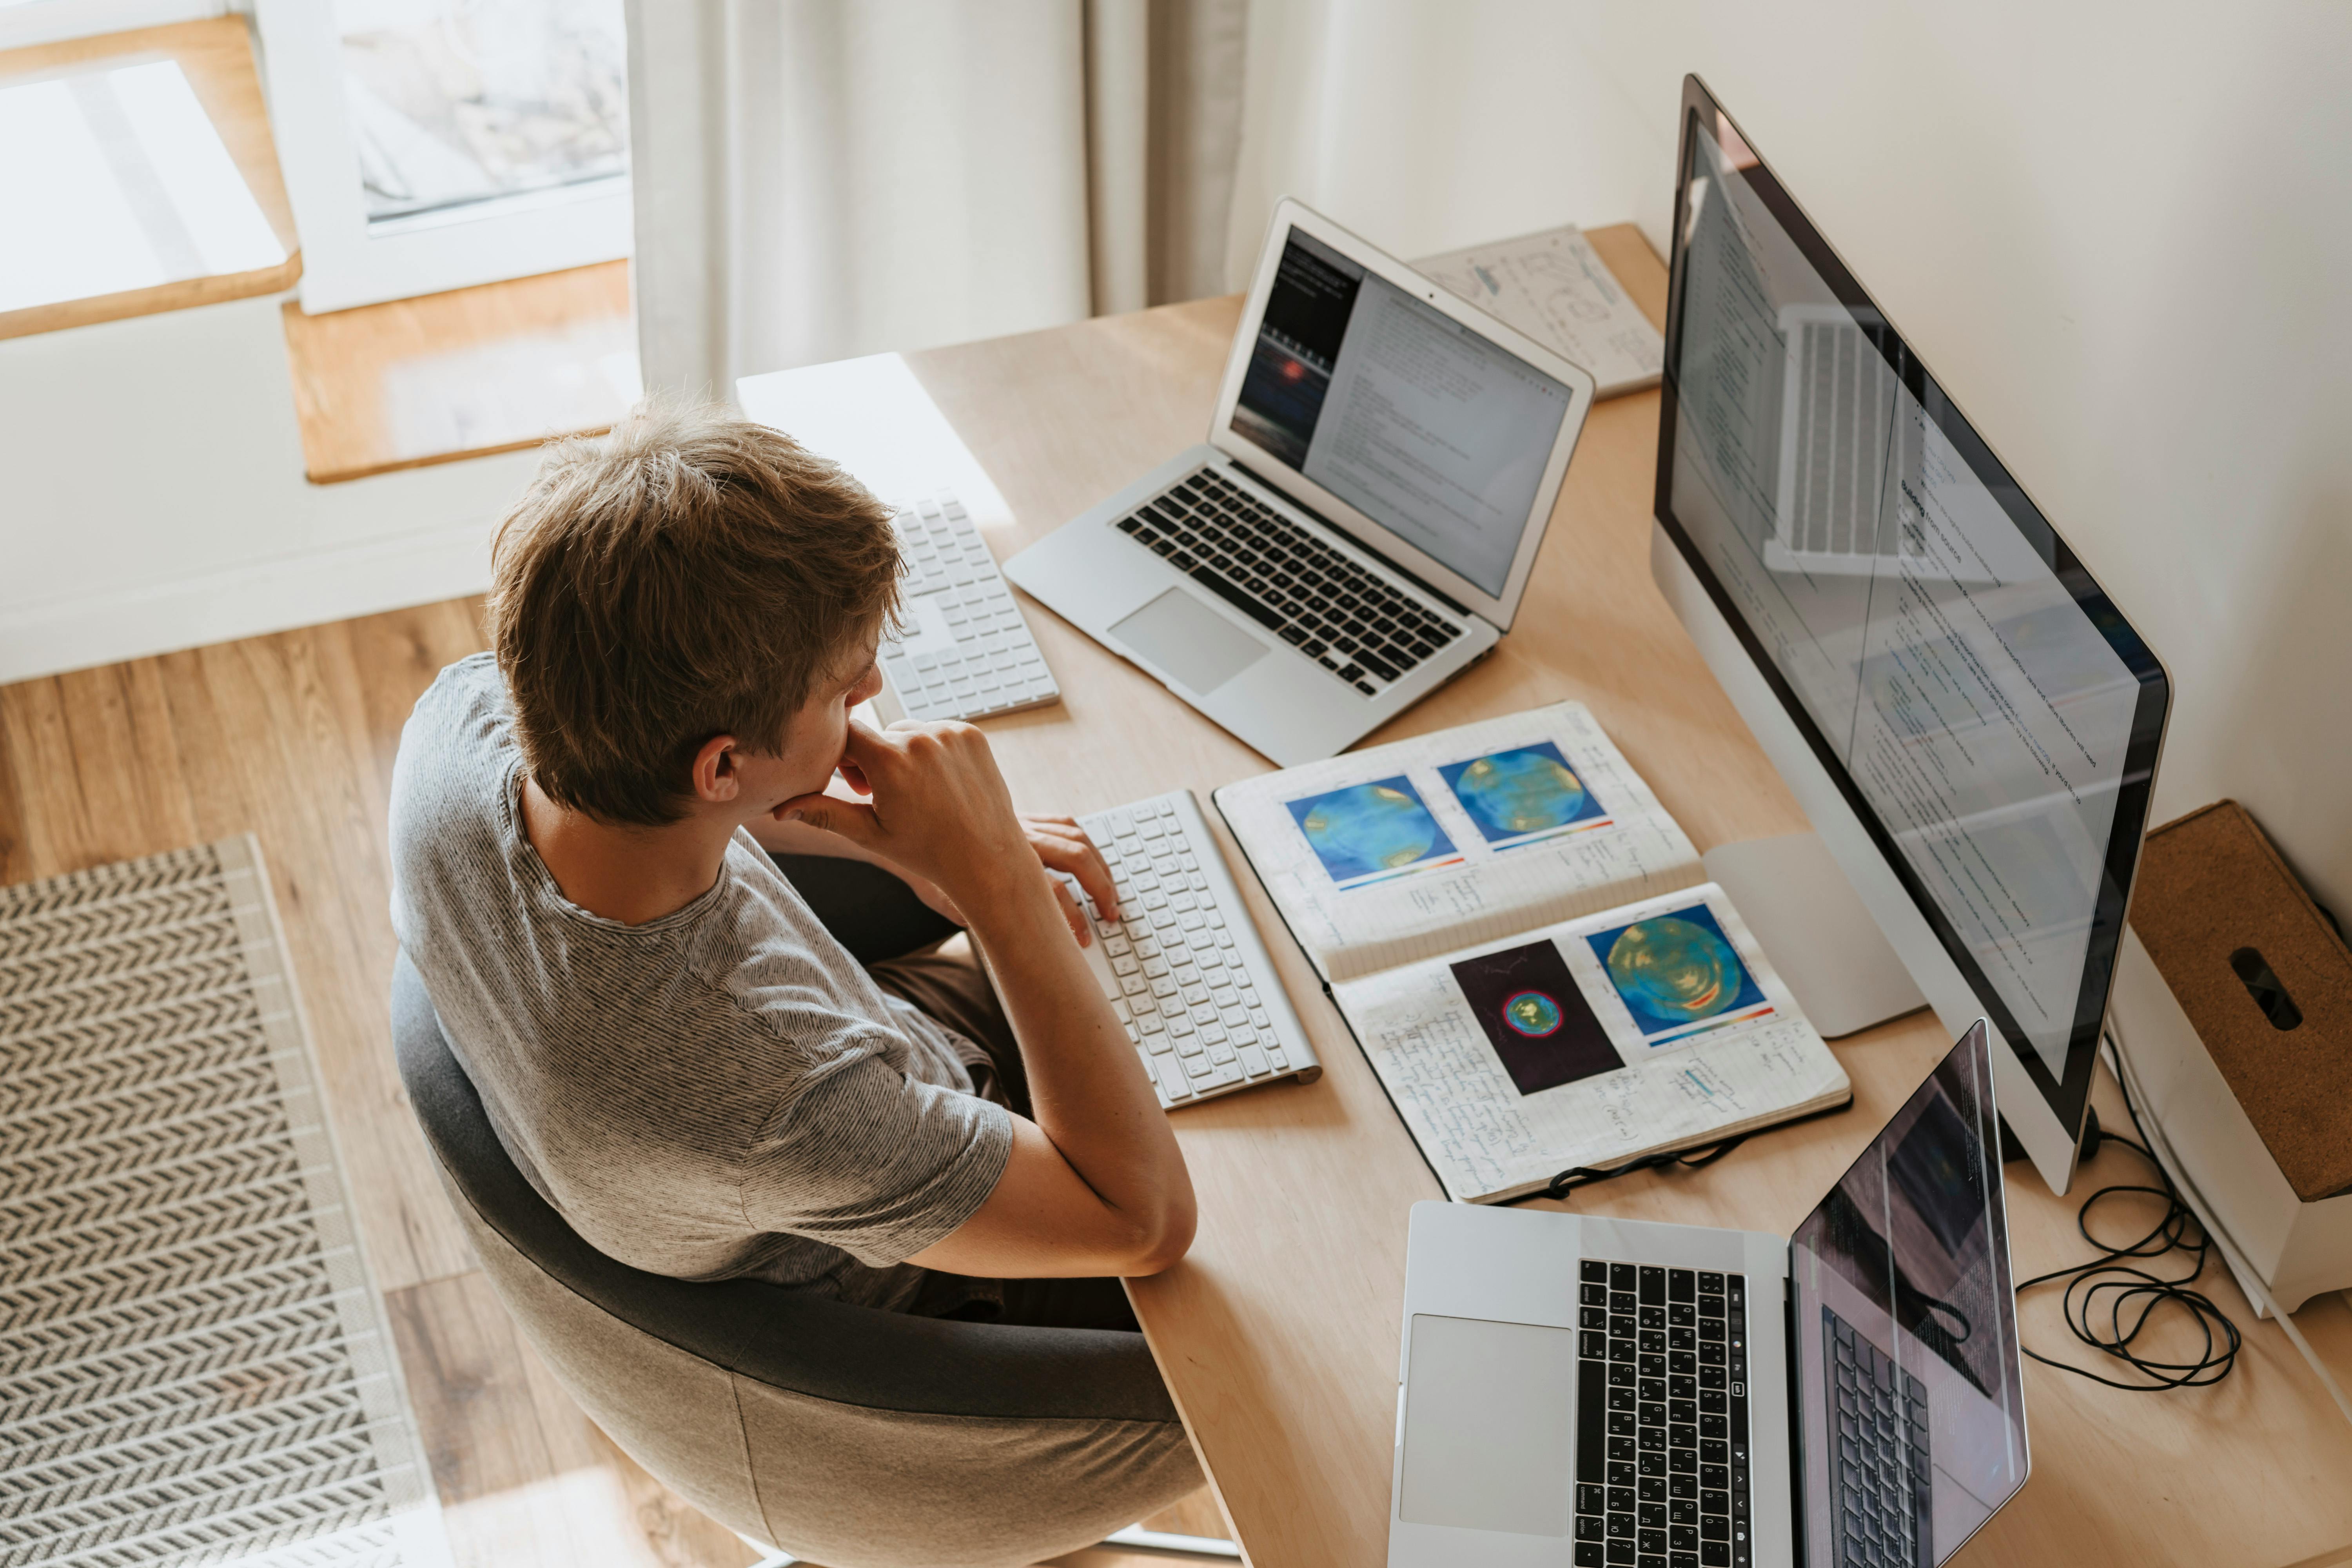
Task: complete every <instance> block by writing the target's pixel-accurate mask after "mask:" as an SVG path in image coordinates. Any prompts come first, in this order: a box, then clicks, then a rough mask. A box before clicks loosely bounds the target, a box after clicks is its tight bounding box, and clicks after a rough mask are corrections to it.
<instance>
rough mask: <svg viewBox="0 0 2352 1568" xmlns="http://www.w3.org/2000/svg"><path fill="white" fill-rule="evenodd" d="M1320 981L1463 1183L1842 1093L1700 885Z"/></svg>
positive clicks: (1769, 974) (1814, 1042) (1520, 1181)
mask: <svg viewBox="0 0 2352 1568" xmlns="http://www.w3.org/2000/svg"><path fill="white" fill-rule="evenodd" d="M1331 994H1332V996H1333V998H1334V999H1335V1000H1336V1001H1337V1002H1338V1003H1339V1010H1340V1011H1341V1012H1342V1013H1343V1014H1345V1015H1346V1016H1347V1019H1348V1022H1349V1026H1350V1027H1352V1028H1353V1029H1354V1030H1355V1032H1356V1037H1357V1039H1358V1040H1359V1041H1360V1042H1361V1043H1362V1045H1363V1047H1364V1053H1365V1055H1366V1056H1367V1057H1369V1058H1370V1060H1371V1063H1372V1066H1373V1068H1374V1069H1375V1070H1376V1071H1378V1072H1379V1074H1380V1075H1381V1082H1382V1084H1384V1085H1385V1086H1386V1087H1387V1089H1388V1092H1389V1097H1390V1099H1391V1100H1393V1101H1395V1103H1396V1108H1397V1110H1398V1111H1399V1112H1400V1113H1401V1114H1402V1116H1403V1118H1404V1121H1405V1125H1406V1126H1407V1127H1408V1128H1409V1129H1411V1131H1412V1135H1413V1138H1414V1140H1415V1141H1416V1142H1419V1143H1420V1145H1421V1148H1422V1152H1423V1153H1424V1154H1426V1155H1427V1156H1428V1158H1429V1162H1430V1163H1431V1164H1432V1165H1433V1166H1435V1167H1436V1169H1437V1172H1438V1174H1439V1177H1440V1178H1441V1179H1442V1180H1443V1181H1444V1184H1445V1188H1446V1191H1447V1192H1448V1193H1449V1194H1452V1195H1453V1196H1454V1197H1455V1198H1457V1199H1465V1200H1469V1201H1473V1202H1475V1201H1479V1200H1482V1199H1488V1198H1496V1197H1510V1196H1516V1195H1517V1194H1521V1193H1526V1192H1530V1191H1533V1190H1535V1189H1537V1188H1538V1187H1540V1186H1542V1185H1543V1184H1545V1183H1546V1182H1548V1181H1549V1180H1550V1179H1551V1177H1552V1176H1553V1175H1555V1174H1556V1173H1559V1172H1560V1171H1563V1170H1567V1169H1570V1168H1571V1167H1574V1166H1579V1165H1599V1166H1607V1165H1613V1164H1617V1163H1622V1162H1623V1161H1625V1160H1629V1159H1633V1158H1634V1157H1635V1156H1637V1155H1641V1154H1646V1153H1651V1152H1657V1151H1660V1150H1664V1149H1672V1148H1676V1147H1689V1146H1696V1145H1698V1144H1702V1143H1707V1142H1714V1141H1716V1140H1717V1139H1721V1138H1726V1137H1729V1136H1731V1135H1733V1134H1734V1133H1737V1132H1739V1131H1745V1130H1748V1129H1752V1128H1755V1127H1759V1126H1764V1125H1769V1124H1770V1123H1771V1122H1774V1121H1782V1120H1785V1119H1787V1118H1788V1117H1790V1116H1792V1115H1798V1114H1801V1113H1803V1112H1804V1111H1806V1110H1816V1109H1821V1108H1822V1107H1825V1106H1828V1105H1833V1104H1836V1103H1838V1102H1840V1101H1842V1100H1844V1099H1845V1098H1846V1097H1847V1096H1848V1095H1849V1094H1850V1093H1851V1092H1852V1090H1851V1088H1850V1086H1849V1085H1848V1083H1847V1080H1846V1076H1845V1072H1844V1069H1843V1068H1840V1067H1839V1066H1838V1064H1837V1059H1836V1058H1834V1057H1833V1056H1832V1055H1831V1054H1830V1049H1829V1047H1827V1046H1826V1045H1824V1044H1823V1043H1822V1037H1821V1036H1820V1035H1818V1034H1816V1033H1815V1032H1814V1030H1813V1027H1812V1026H1811V1024H1810V1023H1808V1022H1806V1020H1805V1017H1804V1016H1803V1015H1802V1014H1801V1013H1800V1012H1799V1011H1798V1010H1797V1006H1796V1003H1795V1002H1794V1000H1793V999H1792V998H1791V997H1790V994H1789V992H1788V988H1787V987H1786V986H1785V985H1784V984H1782V983H1781V980H1780V976H1779V975H1778V974H1777V973H1774V972H1773V970H1772V966H1771V964H1770V963H1769V961H1767V960H1766V958H1765V956H1764V953H1763V950H1762V949H1761V948H1759V946H1758V945H1757V943H1756V941H1755V938H1754V937H1753V936H1752V935H1751V934H1750V933H1749V931H1748V928H1747V926H1746V925H1745V924H1744V923H1742V922H1741V921H1740V919H1739V915H1738V911H1737V910H1733V908H1732V907H1731V901H1730V900H1728V899H1727V898H1726V897H1725V896H1724V893H1723V889H1720V888H1718V887H1717V886H1716V885H1715V884H1714V883H1712V882H1709V883H1705V884H1702V885H1701V886H1698V887H1696V888H1687V889H1682V890H1681V891H1679V892H1675V893H1671V894H1668V895H1666V896H1664V897H1662V898H1653V899H1645V900H1642V901H1640V902H1639V903H1636V904H1633V905H1629V906H1627V907H1624V908H1621V909H1614V910H1609V911H1607V912H1606V913H1603V914H1599V915H1592V916H1588V917H1586V918H1584V919H1581V920H1577V921H1568V922H1565V923H1563V924H1560V925H1556V926H1552V927H1549V928H1548V929H1546V930H1544V931H1538V932H1533V933H1522V934H1520V935H1518V936H1516V937H1512V938H1509V939H1507V940H1505V941H1502V942H1486V943H1482V944H1479V945H1477V946H1475V947H1472V948H1469V949H1466V950H1464V951H1462V952H1453V953H1448V954H1445V955H1444V956H1443V957H1440V958H1437V959H1433V960H1431V961H1428V962H1425V963H1414V964H1410V965H1407V966H1405V967H1403V968H1401V969H1392V970H1389V971H1387V972H1385V973H1379V974H1372V975H1367V976H1365V977H1363V978H1361V979H1359V980H1354V981H1350V982H1348V983H1346V984H1340V985H1336V986H1334V987H1333V988H1332V993H1331Z"/></svg>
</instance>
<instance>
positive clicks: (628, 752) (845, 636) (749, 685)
mask: <svg viewBox="0 0 2352 1568" xmlns="http://www.w3.org/2000/svg"><path fill="white" fill-rule="evenodd" d="M491 561H492V584H491V589H490V627H491V640H492V642H493V644H494V646H495V647H497V649H498V659H499V670H500V672H501V673H503V674H504V675H505V677H506V682H507V689H508V691H509V694H510V695H511V697H512V700H513V703H514V714H515V725H516V730H517V731H518V734H519V737H520V742H521V745H522V751H523V756H524V759H525V761H526V762H527V763H528V764H529V765H530V772H531V776H532V777H533V778H534V779H536V780H537V781H538V783H539V787H540V788H541V789H542V790H544V791H545V792H546V793H547V795H548V796H549V797H550V798H551V799H552V800H554V801H556V802H557V803H558V804H560V805H564V806H568V807H571V808H572V809H574V810H578V811H583V812H586V813H587V814H588V815H590V816H593V817H596V818H599V819H600V820H603V821H606V822H614V823H635V824H644V825H649V826H650V825H659V824H663V823H667V822H674V821H676V820H677V818H678V817H679V816H682V815H683V807H684V804H685V802H686V800H687V799H688V797H689V796H690V795H691V792H692V788H693V785H692V779H691V770H692V765H693V759H694V755H695V753H696V752H698V750H700V749H701V746H702V744H703V742H706V741H708V740H709V739H710V738H711V737H712V736H714V735H720V734H731V735H734V736H736V737H737V738H738V739H739V740H740V741H741V742H742V743H743V744H744V745H745V746H747V747H748V748H750V749H751V750H752V751H755V752H763V753H768V754H774V753H776V752H779V751H781V750H782V746H783V743H784V732H785V730H786V728H787V726H788V724H789V722H790V721H791V719H792V716H793V713H794V712H795V711H796V710H798V709H799V708H800V707H801V705H802V704H803V702H805V701H806V700H808V698H809V696H810V694H811V693H812V691H814V689H815V687H816V684H817V682H818V681H819V680H820V679H833V678H835V677H836V676H839V677H843V678H845V677H846V675H847V674H849V673H852V672H849V671H847V670H845V668H843V665H844V661H845V659H846V658H849V657H851V656H852V655H853V654H855V653H856V652H857V651H858V649H859V645H860V644H861V643H862V642H863V640H864V639H865V638H866V637H871V636H872V635H874V633H875V632H876V631H877V629H880V628H883V627H885V626H888V625H889V624H890V623H891V622H892V620H893V619H894V618H895V616H897V614H898V537H897V534H896V531H894V530H893V529H892V527H891V525H890V512H889V510H888V509H887V507H884V506H883V505H882V504H881V503H880V502H878V501H877V500H875V499H874V497H873V496H872V495H871V494H869V493H868V492H867V491H866V488H865V487H864V486H862V485H860V484H859V483H858V482H857V481H856V480H855V479H851V478H850V477H849V476H848V475H847V474H845V473H844V472H843V471H842V470H841V469H839V468H835V466H834V465H833V464H831V463H829V462H826V461H825V460H824V458H819V457H816V456H815V455H814V454H813V453H811V452H809V451H808V450H806V449H805V448H803V447H801V446H800V444H799V443H797V442H795V441H793V439H792V438H791V437H787V436H783V435H781V434H779V433H778V432H776V431H774V430H771V429H769V428H767V427H766V426H760V425H754V424H751V422H749V421H748V420H744V419H741V418H739V417H737V416H734V415H733V414H732V413H730V412H729V411H728V410H726V409H724V408H719V407H715V406H698V405H682V404H673V403H667V402H652V403H648V404H645V405H639V406H638V407H637V408H635V410H633V411H631V413H630V414H629V415H628V416H625V418H624V419H623V420H622V421H621V423H620V424H618V425H616V426H614V427H613V430H612V433H611V434H610V435H607V436H604V437H589V438H581V439H575V440H569V441H562V442H558V443H556V444H555V445H553V446H551V447H549V448H548V451H547V455H546V457H545V458H544V459H543V460H542V461H541V464H540V468H539V473H538V475H537V477H536V478H534V479H532V481H531V485H530V489H529V490H528V491H526V492H525V493H524V495H523V497H522V499H521V500H520V501H518V502H517V503H516V504H515V506H514V508H513V509H512V510H509V512H508V513H507V515H506V518H505V521H502V522H501V523H500V524H499V531H498V536H497V540H496V542H495V543H494V544H493V545H492V547H491Z"/></svg>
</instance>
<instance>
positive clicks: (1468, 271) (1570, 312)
mask: <svg viewBox="0 0 2352 1568" xmlns="http://www.w3.org/2000/svg"><path fill="white" fill-rule="evenodd" d="M1413 267H1414V268H1416V269H1417V270H1418V271H1419V272H1420V273H1421V274H1422V275H1423V277H1425V278H1428V279H1432V280H1433V281H1434V282H1437V283H1441V284H1443V285H1444V286H1445V288H1447V289H1450V290H1452V291H1453V292H1454V293H1456V294H1459V295H1460V296H1461V297H1462V298H1463V299H1465V300H1469V301H1470V302H1471V303H1472V304H1474V305H1475V306H1477V307H1478V308H1479V309H1480V310H1484V311H1486V313H1487V314H1488V315H1490V316H1492V317H1494V318H1495V319H1496V321H1501V322H1503V323H1505V324H1506V325H1507V326H1512V327H1516V328H1517V329H1518V330H1519V331H1523V332H1525V333H1527V335H1528V336H1529V337H1531V338H1533V339H1535V341H1536V342H1539V343H1541V344H1543V345H1544V346H1545V347H1547V348H1549V349H1551V350H1552V351H1554V352H1555V353H1558V354H1559V355H1560V357H1561V358H1563V359H1566V360H1568V361H1569V362H1570V363H1573V364H1578V365H1581V366H1582V367H1583V368H1584V369H1585V370H1587V371H1589V372H1591V375H1592V379H1593V380H1594V381H1595V382H1598V383H1599V387H1598V388H1597V389H1596V392H1595V394H1594V395H1596V396H1600V397H1614V396H1616V395H1618V394H1619V393H1622V392H1638V391H1640V390H1641V389H1642V388H1643V387H1645V386H1655V385H1656V384H1658V372H1659V367H1660V366H1662V365H1663V364H1664V363H1665V352H1666V345H1665V340H1664V338H1662V337H1660V336H1659V335H1658V329H1657V328H1655V327H1654V326H1652V325H1651V324H1650V318H1649V317H1647V316H1645V315H1643V313H1642V308H1641V307H1640V306H1639V305H1636V304H1635V303H1633V298H1632V297H1631V296H1630V295H1628V294H1627V293H1626V292H1625V289H1624V286H1623V285H1622V284H1621V283H1619V282H1618V281H1617V278H1616V275H1615V274H1614V273H1612V272H1611V271H1610V270H1609V267H1608V264H1607V263H1606V262H1604V261H1602V260H1601V258H1600V256H1599V254H1598V253H1597V252H1595V251H1594V250H1593V248H1592V246H1591V242H1590V241H1588V240H1587V239H1586V238H1585V237H1584V236H1583V235H1582V234H1581V233H1580V232H1579V231H1578V230H1577V229H1576V227H1575V226H1573V225H1571V226H1569V227H1566V228H1549V229H1546V230H1544V231H1543V232H1542V233H1540V234H1528V235H1521V236H1520V237H1518V238H1517V239H1500V240H1496V242H1495V243H1493V244H1492V245H1476V246H1472V247H1470V248H1469V249H1467V250H1457V251H1454V252H1452V253H1451V254H1449V255H1445V256H1433V257H1431V258H1428V259H1427V260H1425V261H1416V262H1414V263H1413Z"/></svg>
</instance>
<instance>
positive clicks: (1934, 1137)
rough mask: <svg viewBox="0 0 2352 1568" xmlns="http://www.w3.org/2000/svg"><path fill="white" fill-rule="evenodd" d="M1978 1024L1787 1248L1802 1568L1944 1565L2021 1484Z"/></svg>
mask: <svg viewBox="0 0 2352 1568" xmlns="http://www.w3.org/2000/svg"><path fill="white" fill-rule="evenodd" d="M1989 1044H1990V1042H1989V1040H1988V1039H1987V1037H1986V1036H1985V1032H1984V1028H1983V1026H1981V1025H1979V1026H1977V1027H1975V1028H1972V1029H1970V1030H1969V1032H1968V1034H1967V1035H1966V1036H1964V1037H1962V1038H1961V1040H1960V1042H1959V1044H1958V1045H1956V1046H1954V1047H1952V1049H1951V1052H1950V1054H1949V1055H1948V1056H1946V1057H1945V1058H1944V1059H1943V1062H1942V1063H1941V1064H1940V1065H1939V1066H1938V1067H1937V1068H1936V1070H1935V1071H1934V1072H1933V1073H1931V1074H1929V1075H1928V1078H1927V1082H1926V1083H1925V1084H1922V1085H1921V1086H1920V1088H1919V1090H1918V1092H1917V1093H1916V1094H1914V1095H1913V1096H1912V1097H1911V1099H1910V1100H1909V1101H1908V1102H1907V1103H1906V1105H1905V1106H1904V1107H1903V1109H1902V1110H1898V1111H1896V1112H1895V1119H1894V1120H1893V1121H1889V1122H1888V1123H1887V1124H1886V1130H1885V1131H1883V1132H1881V1133H1880V1134H1879V1135H1878V1137H1877V1138H1876V1139H1875V1140H1874V1142H1872V1143H1871V1145H1870V1147H1869V1148H1867V1149H1865V1150H1864V1151H1863V1153H1862V1158H1861V1159H1859V1160H1857V1161H1855V1162H1854V1164H1853V1169H1852V1170H1849V1171H1848V1172H1846V1173H1845V1175H1844V1176H1843V1178H1842V1179H1841V1180H1840V1181H1839V1182H1838V1184H1837V1185H1836V1186H1835V1187H1833V1188H1832V1189H1831V1192H1830V1195H1829V1196H1828V1197H1827V1198H1824V1199H1823V1200H1822V1205H1821V1206H1820V1207H1819V1208H1816V1209H1815V1210H1813V1212H1812V1213H1811V1215H1809V1216H1807V1218H1806V1220H1805V1223H1804V1224H1803V1225H1802V1226H1799V1227H1798V1230H1797V1234H1796V1235H1795V1236H1794V1237H1791V1238H1790V1272H1791V1276H1792V1289H1793V1292H1794V1299H1795V1303H1796V1304H1795V1313H1796V1317H1795V1321H1794V1325H1793V1326H1794V1329H1795V1337H1796V1352H1797V1354H1796V1373H1795V1377H1794V1380H1793V1381H1794V1386H1795V1389H1796V1394H1797V1406H1798V1418H1799V1420H1800V1422H1801V1432H1802V1447H1801V1458H1802V1463H1801V1467H1800V1473H1801V1481H1802V1486H1803V1493H1804V1497H1803V1504H1802V1507H1803V1514H1804V1538H1805V1561H1806V1562H1807V1563H1810V1564H1819V1565H1820V1568H1829V1565H1830V1564H1832V1563H1887V1564H1890V1565H1891V1564H1896V1563H1900V1564H1902V1565H1903V1568H1929V1565H1931V1564H1934V1563H1942V1562H1945V1561H1946V1560H1948V1558H1949V1557H1950V1556H1951V1555H1952V1553H1953V1552H1957V1551H1958V1550H1959V1547H1960V1543H1961V1542H1965V1541H1966V1540H1968V1538H1969V1536H1971V1535H1973V1534H1975V1533H1976V1531H1977V1527H1978V1526H1979V1525H1980V1524H1982V1523H1984V1521H1986V1520H1988V1519H1990V1518H1991V1517H1992V1514H1993V1510H1996V1509H1998V1508H2000V1505H2001V1504H2003V1503H2005V1502H2007V1501H2008V1500H2009V1499H2010V1498H2011V1496H2012V1495H2013V1494H2014V1493H2015V1492H2016V1491H2017V1489H2018V1488H2019V1487H2021V1486H2022V1485H2024V1484H2025V1472H2026V1447H2025V1391H2024V1387H2023V1384H2022V1382H2021V1378H2020V1376H2019V1373H2020V1371H2021V1362H2020V1360H2019V1350H2018V1344H2017V1310H2016V1291H2015V1289H2014V1287H2013V1286H2012V1285H2011V1276H2010V1266H2009V1230H2008V1217H2007V1215H2006V1214H2005V1212H2004V1211H2003V1208H2002V1204H2001V1187H2000V1130H1999V1128H1998V1126H1997V1125H1996V1124H1995V1122H1994V1119H1993V1091H1992V1058H1991V1056H1990V1050H1989V1048H1988V1047H1989Z"/></svg>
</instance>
